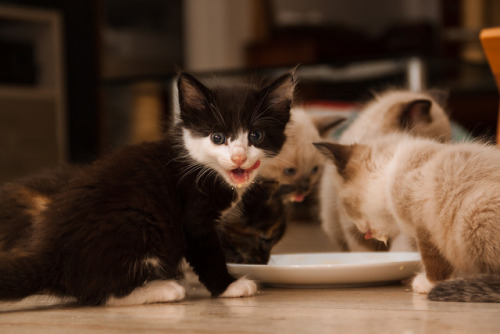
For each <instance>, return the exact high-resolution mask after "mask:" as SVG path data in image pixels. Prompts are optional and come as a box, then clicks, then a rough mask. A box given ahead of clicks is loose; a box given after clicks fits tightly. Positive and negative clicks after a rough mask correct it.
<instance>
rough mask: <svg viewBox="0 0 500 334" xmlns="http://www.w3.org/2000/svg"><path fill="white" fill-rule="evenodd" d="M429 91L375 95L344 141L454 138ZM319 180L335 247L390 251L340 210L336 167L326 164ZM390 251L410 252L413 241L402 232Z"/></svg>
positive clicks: (323, 218)
mask: <svg viewBox="0 0 500 334" xmlns="http://www.w3.org/2000/svg"><path fill="white" fill-rule="evenodd" d="M437 100H438V97H436V98H435V97H434V96H433V95H431V94H429V93H417V92H411V91H405V90H388V91H386V92H384V93H382V94H381V95H378V96H376V97H375V98H374V99H373V101H371V102H369V103H368V104H367V105H366V106H365V107H364V108H363V109H362V110H361V112H360V114H359V116H358V117H357V118H356V119H355V120H354V122H353V123H352V124H351V125H350V126H349V128H347V129H346V130H345V132H344V133H343V134H342V135H341V137H340V138H339V141H338V142H339V143H341V144H353V143H370V142H371V141H373V140H375V139H376V138H378V137H380V136H382V135H387V134H390V133H409V134H412V135H414V136H420V137H428V138H434V139H436V140H438V141H442V142H446V141H449V140H450V139H451V127H450V121H449V118H448V116H447V114H446V112H445V111H444V109H443V108H442V107H441V106H440V105H439V103H438V102H437ZM325 169H326V171H325V173H324V174H323V176H322V179H321V182H320V216H321V222H322V227H323V230H324V231H325V233H326V234H327V235H328V236H329V237H330V239H331V240H332V242H333V243H334V244H335V247H336V248H338V249H339V250H343V251H374V250H387V245H385V244H384V243H382V242H380V241H378V240H375V239H365V238H364V236H363V235H362V234H360V233H359V231H358V230H357V229H356V227H355V225H354V222H353V221H352V220H351V219H350V218H349V216H347V215H345V214H344V213H343V211H342V210H340V209H339V208H340V205H341V203H340V202H339V198H338V197H337V194H336V191H335V180H333V179H332V178H331V175H332V173H333V169H334V167H333V166H331V165H329V164H327V166H326V167H325ZM390 248H391V250H397V251H411V250H414V249H415V246H414V245H413V244H412V242H411V241H410V240H409V239H408V238H406V236H404V235H401V236H400V237H398V238H394V239H393V240H391V243H390Z"/></svg>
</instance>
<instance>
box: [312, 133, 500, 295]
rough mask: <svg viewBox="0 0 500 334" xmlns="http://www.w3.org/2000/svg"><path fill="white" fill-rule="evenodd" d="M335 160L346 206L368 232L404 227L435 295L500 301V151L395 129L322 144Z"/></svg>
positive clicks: (383, 234)
mask: <svg viewBox="0 0 500 334" xmlns="http://www.w3.org/2000/svg"><path fill="white" fill-rule="evenodd" d="M315 145H316V147H317V148H318V149H319V150H320V151H321V152H323V154H325V155H326V156H328V157H329V158H330V159H331V160H332V162H333V163H334V165H335V168H334V169H332V171H331V173H332V174H331V175H330V177H331V179H332V180H333V182H334V183H335V189H336V191H337V194H338V198H339V203H340V205H341V207H340V210H341V211H342V212H343V213H344V214H345V215H346V216H348V217H349V219H350V220H351V221H352V222H354V224H355V225H356V227H357V228H358V229H359V231H360V232H361V233H363V234H364V237H365V238H366V239H372V238H373V239H377V240H381V241H384V242H385V241H386V240H388V239H390V238H393V237H394V236H396V235H398V233H400V232H403V233H404V234H405V235H407V236H409V237H410V238H412V239H413V240H415V242H416V244H417V245H418V250H419V251H420V254H421V256H422V262H423V265H424V271H423V272H422V273H420V274H418V275H417V276H416V277H415V279H414V280H413V283H412V286H413V290H414V291H415V292H418V293H429V299H431V300H447V301H470V302H500V285H499V282H500V193H499V190H500V170H499V168H498V166H499V165H500V151H499V150H498V148H497V147H494V146H486V145H482V144H478V143H460V144H443V143H439V142H437V141H433V140H429V139H422V138H414V137H411V136H409V135H404V134H395V135H388V136H385V137H381V138H378V139H374V140H373V141H372V142H371V143H368V144H353V145H341V144H332V143H318V144H315Z"/></svg>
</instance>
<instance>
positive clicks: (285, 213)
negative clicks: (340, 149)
mask: <svg viewBox="0 0 500 334" xmlns="http://www.w3.org/2000/svg"><path fill="white" fill-rule="evenodd" d="M342 121H344V118H341V117H338V116H321V117H319V116H318V117H312V116H310V115H309V114H307V113H306V111H304V110H303V109H302V108H300V107H293V108H292V110H291V119H290V122H289V123H288V125H287V127H286V130H285V134H286V137H287V140H286V142H285V144H284V145H283V148H282V150H281V152H280V153H279V154H278V155H277V156H276V157H274V158H273V159H271V160H270V161H269V163H268V164H266V165H265V166H263V167H262V168H261V169H260V170H259V172H258V177H257V180H256V182H255V185H254V186H253V187H252V188H251V189H250V190H249V191H247V192H245V194H244V195H243V197H242V200H241V201H240V202H239V203H238V205H236V207H234V209H232V210H229V211H228V212H227V213H226V214H224V215H223V216H222V217H221V219H220V220H219V222H218V224H217V231H218V233H219V238H220V239H221V243H222V247H223V249H224V251H225V253H226V258H227V260H228V261H229V262H234V263H252V264H266V263H267V262H268V261H269V257H270V255H271V249H272V248H273V247H274V246H275V245H276V243H277V242H278V241H280V240H281V238H282V237H283V235H284V233H285V229H286V224H287V219H288V218H289V215H290V211H291V209H292V207H291V206H290V205H293V204H291V202H295V203H299V202H302V201H303V200H304V198H306V197H307V196H309V195H310V194H311V192H312V191H313V189H314V188H315V185H316V183H317V181H318V179H319V176H320V174H321V171H322V169H323V163H324V157H323V156H322V155H321V154H320V153H319V152H317V151H316V150H314V149H312V150H311V144H312V143H313V142H315V141H319V140H321V138H322V137H326V136H327V135H328V134H329V131H331V129H332V128H334V127H335V126H337V125H338V124H339V123H340V122H342Z"/></svg>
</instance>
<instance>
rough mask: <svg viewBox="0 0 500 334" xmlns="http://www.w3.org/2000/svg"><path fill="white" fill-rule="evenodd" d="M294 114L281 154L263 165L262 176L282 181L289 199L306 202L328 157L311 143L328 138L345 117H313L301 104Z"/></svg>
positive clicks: (281, 183) (283, 193)
mask: <svg viewBox="0 0 500 334" xmlns="http://www.w3.org/2000/svg"><path fill="white" fill-rule="evenodd" d="M291 113H292V114H291V115H292V116H291V119H290V122H289V124H288V125H287V127H286V130H285V135H286V138H287V140H286V142H285V144H284V145H283V148H282V150H281V152H280V154H278V155H277V156H276V157H275V158H273V159H272V160H270V162H269V163H268V164H267V165H264V166H262V168H261V170H260V171H259V176H261V177H264V178H268V179H277V180H279V183H280V192H281V193H282V195H283V197H284V199H285V200H288V201H292V202H302V201H303V200H304V199H305V198H306V196H308V195H309V194H310V193H311V191H312V190H313V189H314V186H315V184H317V182H318V180H319V177H320V175H321V173H322V171H323V166H324V157H323V156H322V155H321V154H319V152H318V151H317V150H314V149H311V144H312V143H314V142H317V141H320V140H322V139H324V138H325V137H326V136H327V135H328V134H329V133H330V131H331V130H332V129H333V128H334V127H335V126H337V125H338V124H339V123H341V122H343V121H344V118H343V117H339V116H324V117H312V116H311V115H309V114H308V113H307V112H306V111H305V110H304V109H303V108H301V107H294V108H292V110H291Z"/></svg>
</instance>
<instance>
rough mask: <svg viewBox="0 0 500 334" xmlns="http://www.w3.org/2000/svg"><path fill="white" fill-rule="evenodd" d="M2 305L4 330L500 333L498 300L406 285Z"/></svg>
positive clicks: (201, 292) (41, 300) (0, 320)
mask: <svg viewBox="0 0 500 334" xmlns="http://www.w3.org/2000/svg"><path fill="white" fill-rule="evenodd" d="M37 299H38V300H34V299H33V298H31V299H28V300H25V301H23V302H20V303H16V304H15V305H13V304H0V333H30V334H32V333H123V332H131V333H155V332H165V333H273V334H275V333H287V334H294V333H315V334H318V333H353V334H355V333H403V334H405V333H408V334H410V333H482V334H484V333H499V332H500V305H499V304H466V303H438V302H429V301H427V300H426V299H425V298H424V297H423V296H419V295H414V294H413V293H412V292H411V291H410V290H409V289H408V288H407V287H405V286H401V285H395V286H382V287H365V288H349V289H271V288H262V289H261V291H260V293H259V294H258V295H257V296H255V297H250V298H237V299H213V298H210V297H209V296H208V294H207V293H206V291H205V290H204V289H201V288H197V289H195V290H191V291H190V295H189V296H188V298H187V299H186V300H184V301H182V302H178V303H174V304H153V305H144V306H134V307H94V308H76V307H71V306H66V307H64V306H62V307H61V306H51V305H52V304H51V303H50V301H49V300H47V299H45V298H42V297H37Z"/></svg>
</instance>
